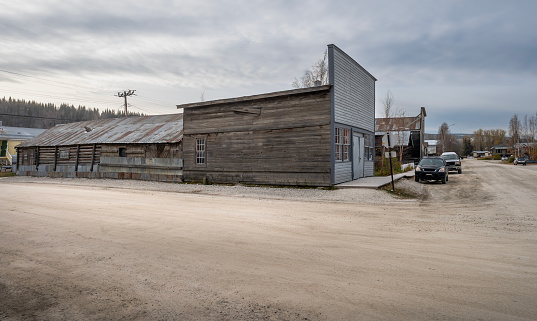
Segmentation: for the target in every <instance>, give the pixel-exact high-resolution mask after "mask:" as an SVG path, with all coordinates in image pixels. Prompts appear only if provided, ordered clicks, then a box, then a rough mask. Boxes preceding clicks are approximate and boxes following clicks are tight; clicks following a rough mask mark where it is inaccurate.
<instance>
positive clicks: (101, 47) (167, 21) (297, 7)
mask: <svg viewBox="0 0 537 321" xmlns="http://www.w3.org/2000/svg"><path fill="white" fill-rule="evenodd" d="M535 9H537V4H533V3H532V2H528V1H520V0H516V1H510V2H509V3H506V2H505V1H501V0H497V1H471V2H468V1H449V2H440V3H438V2H425V1H412V0H408V1H388V0H382V1H375V2H367V3H359V2H356V1H345V0H341V1H330V2H319V1H301V2H289V1H283V0H282V1H197V0H196V1H194V0H192V1H186V0H184V1H152V2H134V1H128V2H125V1H92V2H91V4H88V3H87V2H84V1H69V2H67V3H66V2H60V1H41V2H32V3H30V4H28V3H23V4H21V3H14V2H13V3H8V4H6V6H5V8H4V10H3V11H2V12H0V27H1V28H2V34H1V35H0V39H1V40H2V41H3V44H4V45H3V46H2V47H0V54H1V55H2V57H3V59H2V61H0V67H1V68H2V69H5V70H12V71H17V72H24V73H27V74H30V75H34V76H53V77H56V78H57V79H61V78H65V77H69V78H72V79H75V78H77V77H78V79H84V77H88V78H91V79H96V78H100V79H102V80H101V83H99V86H103V87H105V86H109V87H117V86H119V85H121V84H124V83H125V84H128V83H129V81H132V80H133V79H135V80H136V82H135V83H136V85H138V86H144V84H147V86H148V88H153V89H154V88H156V87H155V86H157V87H158V86H163V87H162V91H161V92H166V91H169V92H170V94H169V95H170V97H176V95H175V94H174V93H175V92H178V91H181V92H182V93H183V96H182V98H180V99H182V101H177V103H181V102H189V101H191V100H195V99H197V98H198V96H199V91H200V90H201V88H205V89H207V90H208V91H209V92H208V93H207V95H206V96H207V97H211V93H212V94H214V95H222V96H229V95H233V94H236V95H246V94H254V93H262V92H266V91H269V90H283V89H288V88H290V83H291V82H292V80H293V79H294V77H296V76H298V77H299V76H300V75H301V74H302V72H303V71H304V70H305V69H306V68H308V67H309V66H310V65H311V64H313V62H314V61H315V60H317V59H319V58H320V57H321V56H322V53H323V51H324V50H325V48H326V47H325V46H326V45H327V44H329V43H335V44H336V45H338V46H339V47H340V48H342V49H343V50H345V51H346V52H347V53H348V54H349V55H351V56H352V57H354V58H355V59H356V60H357V61H358V62H359V63H360V64H362V65H363V66H364V67H365V68H366V69H368V70H369V71H370V72H371V73H372V74H373V75H375V76H376V77H377V78H378V79H379V82H378V87H377V89H378V90H377V93H378V95H377V96H382V93H383V91H385V90H386V89H387V88H390V89H391V90H392V91H393V92H394V93H396V94H397V95H398V96H396V98H399V101H400V102H401V104H402V105H404V106H402V107H406V106H408V108H411V106H420V105H423V104H425V103H428V102H430V108H431V110H432V111H435V109H437V111H438V112H437V113H438V114H442V113H441V110H442V108H450V109H456V110H464V109H465V108H467V106H468V105H469V104H468V103H465V102H472V103H471V104H470V105H471V106H472V108H473V109H474V110H487V108H493V109H495V110H499V109H501V108H503V107H502V105H500V104H499V103H496V104H495V105H494V102H492V103H491V102H488V101H487V102H486V104H480V103H479V101H477V102H476V98H475V95H474V96H472V94H471V93H472V91H471V90H470V91H469V90H466V89H468V88H471V87H472V86H481V87H480V88H479V89H476V91H479V92H482V89H481V88H484V87H483V86H484V85H490V86H496V87H495V88H500V90H499V91H500V92H504V97H509V96H516V97H521V95H522V94H521V90H520V88H524V89H525V88H527V87H526V86H527V84H535V83H536V82H537V81H536V79H537V75H536V74H537V65H536V61H535V59H534V57H535V56H536V54H537V39H536V37H537V36H536V33H535V31H534V30H535V29H536V28H535V27H536V23H535V22H534V19H533V13H534V12H535V11H536V10H535ZM99 75H100V76H99ZM3 76H4V77H3V78H0V79H1V81H2V84H6V83H9V81H6V80H5V79H6V78H11V79H13V78H12V77H8V76H7V77H6V75H3ZM56 78H55V79H56ZM19 81H20V80H19ZM498 86H499V87H498ZM159 88H160V87H159ZM424 88H427V90H425V89H424ZM447 90H449V95H445V92H446V91H447ZM497 90H498V89H497ZM188 92H190V94H188ZM185 93H187V94H185ZM523 96H524V99H526V96H525V95H523ZM435 97H443V100H442V101H439V99H436V98H435ZM212 98H213V99H217V98H221V97H212ZM171 99H177V98H171ZM485 100H486V99H482V101H483V102H484V101H485ZM496 101H509V99H496ZM491 104H492V105H494V106H492V107H491ZM521 105H522V104H521ZM525 105H527V106H528V107H525V108H526V110H529V109H530V108H533V109H535V104H533V103H532V102H530V101H528V102H527V103H526V104H525ZM379 107H380V106H379ZM409 113H410V112H409Z"/></svg>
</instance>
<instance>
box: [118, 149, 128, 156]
mask: <svg viewBox="0 0 537 321" xmlns="http://www.w3.org/2000/svg"><path fill="white" fill-rule="evenodd" d="M119 157H127V149H126V148H124V147H120V148H119Z"/></svg>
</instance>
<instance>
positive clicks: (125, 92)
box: [114, 89, 136, 117]
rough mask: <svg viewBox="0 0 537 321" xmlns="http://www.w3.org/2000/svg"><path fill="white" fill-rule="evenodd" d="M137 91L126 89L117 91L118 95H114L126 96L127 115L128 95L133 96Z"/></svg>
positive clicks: (126, 115) (126, 114)
mask: <svg viewBox="0 0 537 321" xmlns="http://www.w3.org/2000/svg"><path fill="white" fill-rule="evenodd" d="M135 92H136V90H130V89H129V90H126V91H125V90H124V91H120V92H118V93H117V95H114V96H117V97H124V98H125V117H128V113H127V97H128V96H132V95H134V93H135Z"/></svg>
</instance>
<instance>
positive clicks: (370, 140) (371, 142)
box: [364, 134, 375, 161]
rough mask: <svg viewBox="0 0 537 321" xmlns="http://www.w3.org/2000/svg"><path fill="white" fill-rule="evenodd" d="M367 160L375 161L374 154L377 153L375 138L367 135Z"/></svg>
mask: <svg viewBox="0 0 537 321" xmlns="http://www.w3.org/2000/svg"><path fill="white" fill-rule="evenodd" d="M364 141H365V159H366V160H370V161H372V160H373V153H374V152H375V136H373V135H369V134H366V135H365V139H364Z"/></svg>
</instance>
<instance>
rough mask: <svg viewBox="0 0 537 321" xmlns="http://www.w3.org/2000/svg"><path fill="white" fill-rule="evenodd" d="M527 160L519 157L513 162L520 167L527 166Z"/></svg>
mask: <svg viewBox="0 0 537 321" xmlns="http://www.w3.org/2000/svg"><path fill="white" fill-rule="evenodd" d="M526 161H527V160H526V158H524V157H519V158H517V159H515V161H514V162H513V164H514V165H518V164H521V165H524V166H525V165H526Z"/></svg>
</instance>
